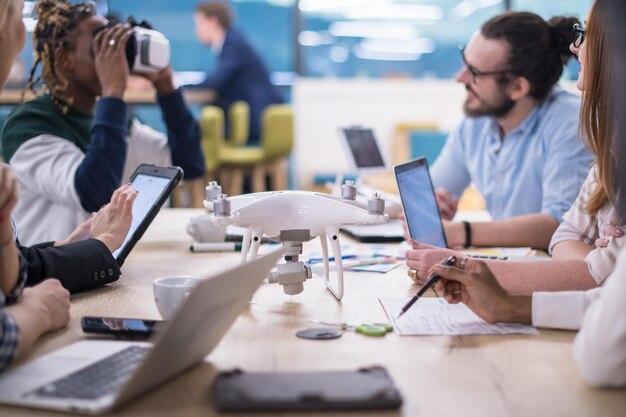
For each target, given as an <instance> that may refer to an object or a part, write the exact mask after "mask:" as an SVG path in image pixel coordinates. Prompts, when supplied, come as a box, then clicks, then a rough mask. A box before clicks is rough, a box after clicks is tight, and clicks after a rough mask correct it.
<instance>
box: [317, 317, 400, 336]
mask: <svg viewBox="0 0 626 417" xmlns="http://www.w3.org/2000/svg"><path fill="white" fill-rule="evenodd" d="M311 323H317V324H323V325H324V326H333V327H339V328H340V329H341V330H347V331H350V332H355V333H360V334H362V335H365V336H372V337H382V336H384V335H386V334H387V333H390V332H392V331H393V326H392V325H391V324H389V323H363V324H359V325H356V324H348V323H328V322H325V321H314V320H311Z"/></svg>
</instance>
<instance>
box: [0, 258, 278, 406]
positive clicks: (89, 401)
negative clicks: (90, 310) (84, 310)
mask: <svg viewBox="0 0 626 417" xmlns="http://www.w3.org/2000/svg"><path fill="white" fill-rule="evenodd" d="M282 254H283V250H282V248H281V249H277V250H274V251H272V252H270V253H268V254H267V255H264V256H261V257H259V258H257V259H255V260H253V261H251V262H248V263H245V264H242V265H240V266H238V267H236V268H233V269H230V270H228V271H225V272H222V273H220V274H218V275H215V276H213V277H210V278H207V279H206V280H205V281H204V282H202V283H200V284H199V285H198V286H197V287H196V288H195V289H194V290H193V291H192V293H191V294H190V295H189V298H188V299H187V301H186V302H185V304H183V306H182V307H181V309H180V310H179V311H178V313H177V314H176V316H175V317H174V318H173V319H172V320H171V321H170V322H169V323H168V324H165V326H164V327H163V328H162V330H161V331H159V332H158V333H157V334H156V336H155V340H154V343H152V344H151V343H147V342H132V341H104V340H83V341H79V342H76V343H73V344H71V345H69V346H67V347H65V348H62V349H60V350H57V351H55V352H52V353H50V354H48V355H45V356H43V357H41V358H38V359H35V360H34V361H32V362H29V363H27V364H25V365H23V366H20V367H17V368H15V369H12V370H9V371H7V372H5V373H3V374H1V375H0V403H1V404H9V405H18V406H24V407H32V408H42V409H50V410H59V411H69V412H76V413H82V414H102V413H105V412H108V411H111V410H112V409H115V408H117V407H119V406H121V405H123V404H125V403H128V402H129V401H131V400H132V399H134V398H136V397H137V396H139V395H140V394H143V393H145V392H146V391H149V390H151V389H153V388H155V387H156V386H158V385H160V384H162V383H164V382H165V381H167V380H169V379H171V378H173V377H174V376H176V375H178V374H180V373H181V372H183V371H185V370H186V369H189V368H191V367H192V366H194V365H196V364H198V363H200V362H202V361H203V359H204V358H205V357H206V356H207V355H208V354H209V353H210V352H211V351H212V350H213V349H214V348H215V346H217V344H218V343H219V341H220V340H221V339H222V337H223V336H224V334H225V333H226V331H227V330H228V329H229V328H230V326H231V325H232V324H233V322H234V321H235V319H236V318H237V317H238V316H239V314H240V313H241V311H242V310H243V309H244V308H245V307H246V306H247V305H248V302H249V301H250V299H251V298H252V295H253V294H254V292H255V291H256V290H257V288H258V287H259V286H260V285H261V282H263V279H265V278H266V277H267V276H268V274H269V272H270V270H271V269H272V267H273V266H274V265H275V264H276V262H277V261H278V259H279V258H280V257H281V255H282Z"/></svg>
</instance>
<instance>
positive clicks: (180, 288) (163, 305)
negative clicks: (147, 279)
mask: <svg viewBox="0 0 626 417" xmlns="http://www.w3.org/2000/svg"><path fill="white" fill-rule="evenodd" d="M200 282H202V280H201V279H200V278H198V277H192V276H187V275H181V276H173V277H162V278H157V279H155V280H154V281H152V289H153V290H154V301H155V303H156V306H157V309H158V310H159V313H160V314H161V317H163V319H164V320H169V319H171V318H172V317H174V315H175V314H176V312H177V311H178V309H179V308H180V306H182V305H183V304H184V302H185V300H186V299H187V297H189V294H190V293H191V291H192V290H193V289H194V287H195V286H196V285H198V284H199V283H200Z"/></svg>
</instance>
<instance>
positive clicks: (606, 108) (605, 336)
mask: <svg viewBox="0 0 626 417" xmlns="http://www.w3.org/2000/svg"><path fill="white" fill-rule="evenodd" d="M605 7H606V6H605V2H604V1H603V0H598V1H596V3H595V4H594V6H593V8H592V10H591V13H590V16H589V19H588V21H587V25H588V28H587V30H586V31H585V29H583V28H582V27H576V28H575V29H574V32H575V34H576V37H575V40H574V42H573V44H572V50H573V51H574V52H575V53H576V54H577V55H578V59H579V61H580V62H581V64H582V69H581V73H580V78H579V81H578V87H579V88H580V89H581V90H582V91H583V106H582V109H581V129H582V130H583V132H584V133H585V135H586V140H587V143H588V144H589V146H590V147H591V148H592V149H593V151H594V152H595V153H596V155H597V156H598V164H597V167H596V168H594V173H593V174H591V175H590V176H589V178H588V180H587V183H586V184H585V186H586V188H585V187H583V190H582V191H581V197H582V198H579V200H580V203H579V205H577V206H576V205H575V206H574V207H573V208H572V210H576V213H577V214H576V216H577V217H576V218H575V221H578V220H580V221H581V223H582V222H585V221H586V222H587V223H588V225H589V226H590V227H596V228H597V222H601V220H599V219H600V218H601V217H605V216H607V215H606V213H615V212H616V211H617V210H616V208H615V207H616V199H617V197H616V194H617V193H616V190H617V189H618V188H617V187H616V184H615V183H614V182H615V180H614V178H615V177H614V173H615V171H616V170H617V169H618V167H619V164H618V161H617V160H616V156H615V155H616V152H615V148H616V146H615V138H616V134H617V127H618V126H617V120H616V113H615V107H614V105H613V102H612V98H613V97H612V94H611V86H612V85H614V80H615V78H614V76H615V75H616V73H615V72H614V66H613V62H612V60H613V52H612V48H610V46H611V42H610V40H609V39H608V32H607V25H606V18H605V15H604V14H605V13H606V9H605ZM620 76H621V75H620ZM624 94H626V92H624ZM622 146H623V145H622ZM622 175H623V174H622ZM585 190H586V191H585ZM622 209H623V208H622ZM557 233H558V232H557ZM553 240H554V239H553ZM580 243H581V245H579V247H580V248H582V244H583V243H584V242H580ZM604 249H606V248H604ZM616 256H617V255H616ZM618 258H619V259H618V260H617V263H616V265H615V269H614V270H613V272H612V274H611V275H610V276H609V277H608V278H607V280H606V284H605V285H604V286H603V288H596V289H593V290H590V291H586V292H582V291H579V292H574V291H568V292H534V293H533V294H532V295H512V294H510V293H509V292H507V291H506V290H505V289H504V288H503V287H502V286H501V285H500V283H499V282H498V281H499V280H498V279H496V276H494V274H493V273H492V272H491V270H490V269H489V267H488V266H487V264H485V263H484V262H480V261H475V260H471V259H466V258H464V259H462V260H461V261H460V262H459V263H458V265H457V266H450V267H445V266H441V265H435V266H434V267H433V268H432V269H431V272H435V273H437V274H439V275H440V276H441V277H442V279H441V280H440V281H439V282H438V283H437V285H436V288H437V290H439V291H441V292H442V293H443V296H444V297H445V299H446V300H447V301H448V302H450V303H453V304H456V303H459V302H462V303H464V304H466V305H467V306H468V307H469V308H470V309H471V310H472V311H474V312H475V313H476V314H477V315H478V316H480V317H481V318H483V319H485V320H486V321H488V322H492V323H494V322H507V323H524V324H533V325H535V326H538V327H550V328H560V329H570V330H574V329H579V328H580V329H581V331H580V333H579V334H578V335H577V337H576V340H575V343H574V357H575V359H576V362H577V364H578V367H579V368H580V370H581V373H582V375H583V377H584V378H585V380H587V381H588V382H589V383H590V384H592V385H594V386H598V387H612V386H623V385H626V303H624V295H625V294H626V250H622V251H621V252H620V254H619V257H618ZM548 278H549V277H548Z"/></svg>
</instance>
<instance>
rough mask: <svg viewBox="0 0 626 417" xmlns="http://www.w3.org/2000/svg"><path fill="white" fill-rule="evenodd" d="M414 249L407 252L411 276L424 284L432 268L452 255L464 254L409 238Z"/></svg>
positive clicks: (418, 282) (417, 282) (420, 283)
mask: <svg viewBox="0 0 626 417" xmlns="http://www.w3.org/2000/svg"><path fill="white" fill-rule="evenodd" d="M409 242H410V243H411V246H412V247H413V249H410V250H408V251H407V252H406V264H407V266H408V267H409V271H408V274H409V277H410V278H411V279H412V280H413V281H414V282H415V283H416V284H419V285H424V283H425V282H426V278H427V277H428V274H429V270H430V268H431V267H432V266H433V265H434V264H436V263H438V262H441V261H442V260H443V259H445V258H447V257H448V256H450V255H454V256H456V257H457V258H461V256H463V255H462V254H459V253H457V252H454V251H452V250H450V249H443V248H437V247H435V246H431V245H426V244H424V243H418V242H416V241H414V240H412V239H411V240H409ZM413 271H415V272H413Z"/></svg>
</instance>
